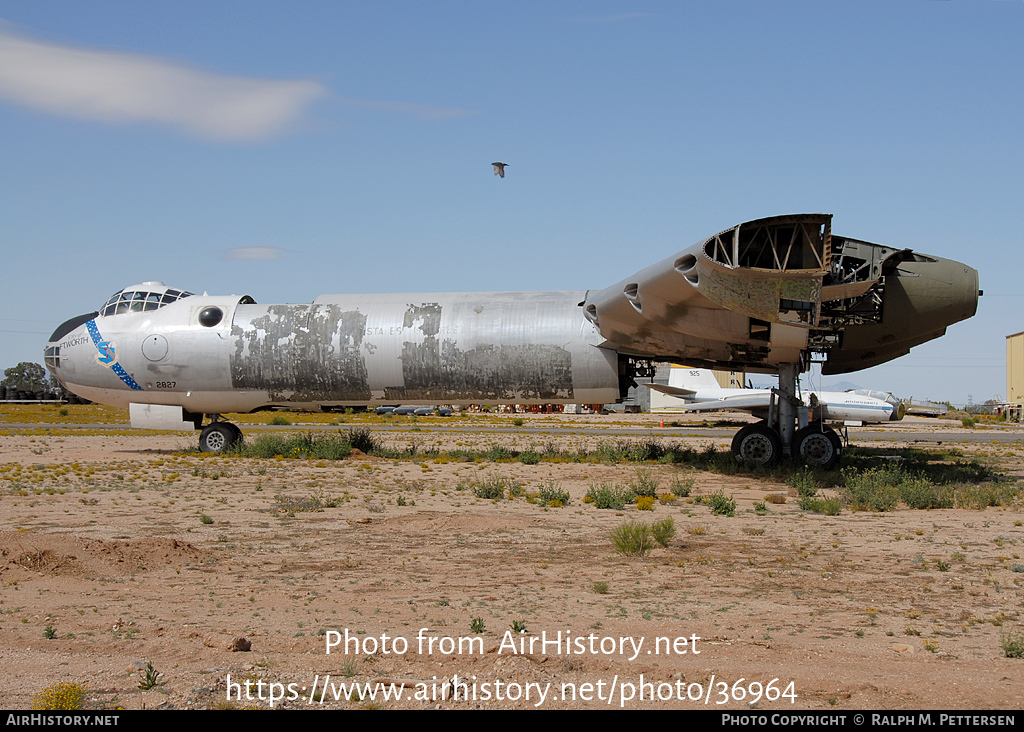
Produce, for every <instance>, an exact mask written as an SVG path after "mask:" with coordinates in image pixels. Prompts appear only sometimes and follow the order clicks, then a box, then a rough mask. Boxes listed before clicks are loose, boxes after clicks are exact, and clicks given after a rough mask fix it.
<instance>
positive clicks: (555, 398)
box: [230, 292, 618, 404]
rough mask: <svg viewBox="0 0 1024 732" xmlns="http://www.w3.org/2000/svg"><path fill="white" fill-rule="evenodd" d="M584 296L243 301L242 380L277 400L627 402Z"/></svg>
mask: <svg viewBox="0 0 1024 732" xmlns="http://www.w3.org/2000/svg"><path fill="white" fill-rule="evenodd" d="M583 297H584V293H582V292H540V293H534V292H524V293H478V294H476V293H456V294H444V295H391V296H383V295H345V296H324V297H321V298H317V300H316V301H314V302H313V303H312V304H309V305H267V306H260V305H239V306H238V308H237V309H236V311H235V313H234V319H233V322H232V325H231V336H230V337H231V354H230V371H231V382H232V388H234V389H238V390H243V391H244V390H250V391H255V390H262V391H266V392H267V399H268V402H269V403H271V404H299V403H301V404H310V403H319V404H342V403H363V404H372V403H375V402H376V403H381V402H385V403H394V402H404V403H416V402H419V403H444V402H451V401H460V402H467V401H481V402H490V403H494V402H506V403H547V402H572V401H575V400H586V403H594V402H597V401H600V402H605V401H612V400H614V399H615V398H617V388H618V386H617V379H618V376H617V363H616V357H615V355H614V354H609V353H608V352H606V351H604V350H603V349H600V348H597V346H598V345H599V344H600V342H601V341H602V339H601V337H600V334H599V333H598V332H597V330H596V328H594V327H593V326H592V325H591V324H590V323H588V322H587V321H586V320H585V319H584V318H583V317H582V311H581V308H580V307H579V302H580V301H581V300H582V299H583Z"/></svg>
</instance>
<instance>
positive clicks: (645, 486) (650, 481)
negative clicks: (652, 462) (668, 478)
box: [629, 470, 658, 498]
mask: <svg viewBox="0 0 1024 732" xmlns="http://www.w3.org/2000/svg"><path fill="white" fill-rule="evenodd" d="M629 488H630V490H632V491H633V498H640V497H641V496H646V497H647V498H655V497H657V495H658V481H656V480H655V479H654V478H653V477H651V472H650V471H649V470H637V471H636V480H633V481H631V482H630V483H629Z"/></svg>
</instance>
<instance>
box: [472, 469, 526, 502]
mask: <svg viewBox="0 0 1024 732" xmlns="http://www.w3.org/2000/svg"><path fill="white" fill-rule="evenodd" d="M512 482H513V481H511V480H509V479H508V478H506V477H504V476H502V475H489V476H487V477H486V478H484V479H483V480H481V481H473V482H472V483H471V486H472V488H473V495H474V496H476V497H477V498H487V499H490V500H494V499H500V498H504V497H505V489H506V488H507V487H509V485H510V484H511V483H512ZM516 482H518V481H516ZM521 489H522V484H520V490H521Z"/></svg>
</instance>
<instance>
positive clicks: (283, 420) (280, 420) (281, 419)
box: [267, 414, 292, 425]
mask: <svg viewBox="0 0 1024 732" xmlns="http://www.w3.org/2000/svg"><path fill="white" fill-rule="evenodd" d="M291 423H292V422H291V420H290V419H288V418H287V417H285V416H284V415H283V414H275V415H274V416H273V417H271V418H270V421H269V422H267V424H282V425H283V424H291Z"/></svg>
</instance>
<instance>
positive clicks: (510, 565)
mask: <svg viewBox="0 0 1024 732" xmlns="http://www.w3.org/2000/svg"><path fill="white" fill-rule="evenodd" d="M73 417H74V415H72V418H73ZM22 419H24V415H21V416H19V417H18V418H17V419H14V418H13V417H8V420H7V421H9V422H10V421H20V420H22ZM261 419H263V418H261ZM621 419H622V418H616V417H602V416H598V415H594V416H587V417H577V418H572V419H570V418H564V419H557V418H551V417H539V416H538V417H531V416H526V417H525V420H526V422H525V427H526V428H530V427H533V428H535V431H531V432H521V431H517V430H516V429H515V425H514V424H513V423H511V420H510V419H509V418H502V419H501V420H498V419H496V418H489V417H480V418H477V417H473V416H470V417H465V418H461V419H460V418H457V419H456V420H453V421H451V422H443V421H440V420H438V421H436V422H431V421H420V422H419V423H417V424H416V426H409V427H408V429H398V430H391V431H387V432H375V434H376V435H377V436H378V437H379V438H380V439H382V440H384V441H385V442H388V443H389V444H394V445H400V446H403V445H405V444H407V443H409V442H411V441H415V442H417V444H419V445H422V446H424V447H429V446H439V447H442V448H445V449H451V448H452V447H455V446H464V447H471V446H472V447H478V448H486V447H488V446H490V445H492V444H503V445H510V446H515V447H517V448H519V449H524V448H525V447H527V446H529V445H530V444H538V445H546V444H548V443H554V444H557V445H559V446H561V447H563V449H565V448H567V447H569V446H577V447H579V446H590V447H593V446H594V445H597V444H598V443H599V442H601V441H608V440H611V439H622V438H618V437H617V438H612V437H609V436H607V435H603V434H601V429H600V428H601V427H602V426H605V427H606V426H607V425H608V424H610V423H612V422H613V421H614V420H621ZM472 420H478V421H476V422H473V421H472ZM79 421H83V420H79ZM84 421H86V422H88V421H89V420H88V419H84ZM264 421H265V419H264ZM368 424H369V423H368ZM466 424H472V425H477V426H479V428H480V431H476V432H458V431H453V430H452V429H451V428H450V427H448V426H446V425H459V426H464V425H466ZM566 424H570V425H576V426H578V427H580V430H581V431H580V432H577V433H574V434H561V433H559V434H555V433H547V432H545V431H544V429H547V428H549V427H550V428H554V426H564V425H566ZM616 424H620V423H616ZM913 424H914V423H913V422H912V421H908V422H907V423H904V424H903V425H902V427H901V429H907V428H912V427H913ZM922 424H923V425H924V426H922V427H920V428H919V429H920V431H921V432H922V433H927V432H928V431H929V430H932V431H934V429H936V427H935V425H936V422H934V421H931V422H928V423H926V424H925V423H922ZM242 426H243V429H246V430H247V434H250V435H251V434H254V433H255V430H253V431H249V429H248V428H246V426H245V425H242ZM346 426H351V424H346V425H341V427H346ZM356 426H360V425H358V424H357V425H356ZM369 426H370V428H371V429H373V427H374V425H373V424H369ZM587 426H590V427H593V428H595V429H594V430H593V431H592V432H584V431H583V430H582V428H583V427H587ZM627 426H629V427H632V428H638V429H639V428H643V431H642V432H638V433H637V437H646V436H648V435H650V434H658V432H657V430H658V429H659V418H658V417H652V416H649V415H648V416H644V417H642V418H641V417H638V418H636V420H635V421H634V422H631V423H629V425H627ZM943 426H944V427H945V428H952V427H954V426H959V424H958V423H957V424H956V425H954V423H945V424H944V425H943ZM289 429H301V428H296V427H292V428H289ZM538 429H539V430H540V431H536V430H538ZM996 433H997V430H992V434H996ZM1021 437H1022V438H1024V434H1021ZM924 438H927V435H924ZM672 440H673V441H679V442H683V443H685V444H688V445H693V446H694V447H696V448H698V449H703V448H704V447H705V446H706V445H708V444H709V443H714V444H717V445H718V446H725V445H726V444H727V443H728V440H729V435H728V434H727V433H722V434H721V435H719V436H714V437H708V436H699V435H695V436H689V435H686V434H683V435H682V436H681V437H675V438H672ZM858 441H860V442H862V443H865V444H868V443H869V444H871V445H873V446H876V447H878V446H882V447H885V446H888V445H892V446H893V447H895V446H896V445H897V442H895V441H892V440H891V439H890V433H889V432H886V430H884V429H882V430H877V431H875V432H865V433H862V435H861V437H859V438H858V439H855V441H854V442H855V444H856V443H857V442H858ZM194 444H195V437H194V436H186V435H176V434H157V433H147V432H131V431H129V430H127V429H114V430H99V429H89V428H80V429H74V428H71V427H61V426H59V425H57V426H55V424H54V423H53V422H52V421H49V422H47V423H45V424H40V426H39V428H38V429H26V428H21V427H19V428H14V427H7V428H4V427H3V426H2V425H0V450H2V457H0V658H2V659H3V670H2V672H0V708H8V709H28V708H29V707H31V706H32V704H33V699H34V697H35V696H36V695H37V694H38V693H39V692H41V691H42V690H43V689H45V688H47V687H50V686H51V685H53V684H55V683H58V682H72V683H79V684H82V685H83V686H84V687H85V688H86V689H87V694H88V696H87V704H86V705H87V706H88V707H90V708H118V707H122V708H127V709H138V708H176V709H182V708H228V707H244V706H255V707H263V708H265V707H270V706H271V705H273V706H274V707H275V708H279V707H284V708H288V709H302V708H310V707H311V706H317V707H319V706H321V705H322V706H323V707H331V708H352V709H356V708H361V707H384V708H477V707H479V708H533V707H543V708H577V707H580V708H581V707H595V708H596V707H611V708H619V707H625V708H661V707H664V708H676V709H678V708H683V709H690V708H714V709H723V708H729V709H749V708H751V707H752V705H751V702H753V708H758V709H831V708H837V709H916V708H922V709H1020V708H1022V707H1024V683H1022V682H1024V659H1020V658H1007V657H1006V656H1005V654H1004V651H1003V645H1004V643H1005V641H1006V639H1007V638H1008V637H1010V638H1012V637H1014V634H1017V633H1020V632H1021V630H1022V628H1024V623H1022V622H1021V619H1022V610H1024V594H1022V590H1024V587H1022V583H1024V560H1022V559H1021V554H1024V528H1022V525H1021V524H1022V521H1021V519H1022V518H1024V514H1022V511H1021V505H1020V503H1019V502H1018V503H1017V504H1016V505H1015V506H1010V507H995V508H987V509H984V510H968V509H946V510H911V509H908V508H906V507H905V506H903V505H901V506H900V507H899V508H897V509H896V510H894V511H891V512H886V513H870V512H852V511H850V510H849V509H848V508H847V507H844V508H843V510H842V512H841V513H840V514H839V515H838V516H824V515H820V514H813V513H808V512H805V511H802V510H800V509H799V508H798V507H797V505H796V500H795V497H794V496H795V492H793V491H792V490H791V489H788V488H787V486H786V485H784V484H781V483H771V482H763V481H760V480H758V479H754V478H751V477H749V476H743V475H720V474H717V473H711V472H699V471H693V470H691V469H688V468H686V467H685V466H682V467H680V466H673V465H662V464H658V463H651V464H646V465H643V466H639V467H641V468H642V469H643V470H646V471H649V474H650V476H651V477H653V478H654V479H655V480H657V482H658V484H659V486H660V488H659V493H662V494H664V493H667V492H668V490H669V486H670V484H671V483H672V482H673V480H678V479H680V478H682V479H688V478H692V479H693V480H694V481H695V489H694V491H693V493H692V495H691V496H690V497H689V499H684V498H681V499H679V500H678V501H675V502H671V503H666V502H659V503H657V504H655V506H654V508H653V510H652V511H640V510H637V509H636V507H635V506H632V505H631V506H628V507H627V508H625V509H624V510H611V509H609V510H600V509H597V508H595V507H594V505H593V504H589V503H584V502H583V498H584V496H585V494H586V492H587V490H588V488H589V487H590V486H592V485H599V484H602V483H620V484H622V483H626V482H628V481H630V480H635V479H636V478H637V468H638V466H637V465H636V464H632V463H619V464H604V463H570V462H565V463H561V462H541V463H539V464H535V465H525V464H522V463H520V462H490V461H481V462H460V461H457V460H448V459H446V458H439V459H434V458H430V459H401V460H391V459H381V458H375V457H368V456H365V455H361V454H357V455H355V456H353V457H349V458H348V459H345V460H341V461H311V460H303V459H289V458H287V457H283V458H281V459H252V458H241V457H218V456H202V455H198V454H195V453H189V452H183V451H182V450H183V448H186V447H190V446H194ZM922 449H926V448H922ZM958 449H960V450H961V452H963V453H964V454H965V455H967V456H976V457H978V458H979V459H981V460H983V461H985V462H987V463H989V464H993V465H996V466H998V468H999V469H1000V470H1001V471H1002V472H1004V473H1006V474H1008V475H1010V476H1017V475H1019V474H1020V473H1021V471H1022V465H1024V462H1022V458H1024V443H1022V441H1021V440H1020V439H1015V440H1014V441H1012V442H1009V443H994V442H992V443H990V442H986V441H981V442H973V443H963V444H961V445H959V448H958ZM494 475H500V476H505V477H508V478H514V479H517V480H519V481H521V482H522V483H523V484H524V487H525V491H526V493H527V494H529V493H531V492H536V491H537V490H538V489H539V488H540V487H541V486H542V485H545V484H548V483H550V482H552V481H553V482H554V483H556V484H557V485H558V486H559V487H560V488H561V489H563V490H565V491H568V493H569V494H570V496H571V500H570V502H569V504H568V505H565V506H562V507H551V506H544V505H541V504H540V503H539V502H529V501H528V500H527V498H526V497H525V496H521V497H518V498H515V499H512V500H509V499H505V500H487V499H482V498H477V497H475V496H474V495H473V493H472V491H471V490H469V489H467V488H466V487H465V486H466V485H467V484H468V483H469V482H470V481H474V480H475V481H480V480H483V479H484V478H486V477H489V476H494ZM460 483H461V484H462V486H463V487H462V489H461V490H460V488H459V485H460ZM718 490H722V491H723V492H724V494H725V495H726V496H732V497H734V498H735V500H736V503H737V511H736V515H735V516H734V517H727V516H714V515H712V513H711V511H710V509H709V507H708V506H707V505H705V504H702V503H699V502H695V501H694V500H693V499H694V497H697V496H701V495H708V494H710V493H713V492H716V491H718ZM770 493H776V494H781V495H787V494H788V495H787V501H786V502H785V503H782V504H778V503H776V504H768V505H767V508H768V511H767V512H766V513H758V512H755V510H754V504H755V502H760V501H763V500H764V498H765V496H766V495H767V494H770ZM665 518H672V519H673V521H674V525H675V528H676V535H675V537H674V538H673V539H672V540H671V541H670V542H669V543H668V546H667V547H658V548H656V549H654V551H653V552H651V553H650V554H649V555H647V556H645V557H627V556H623V555H620V554H617V553H616V551H615V547H614V546H613V543H612V541H611V539H610V534H611V533H612V531H613V530H615V529H616V528H617V527H619V526H620V525H622V524H623V523H624V522H626V521H629V520H642V521H644V522H646V523H653V522H655V521H660V520H662V519H665ZM481 626H482V628H483V629H482V632H474V631H480V628H481ZM513 626H515V628H516V630H517V631H518V630H519V629H520V628H521V627H522V626H525V632H523V633H520V632H512V630H511V629H512V627H513ZM545 641H546V642H547V643H546V645H544V642H545ZM332 642H333V643H334V644H335V645H334V647H333V648H332V649H331V652H330V653H328V652H327V651H328V645H329V644H330V643H332ZM531 643H532V649H531V647H530V645H531ZM346 645H347V649H346ZM246 647H247V648H248V650H245V648H246ZM346 650H347V652H346ZM147 664H151V665H152V669H153V674H154V675H155V674H159V676H154V675H151V677H150V679H151V681H152V680H155V681H156V682H157V683H156V684H155V685H153V686H152V688H149V689H146V690H143V689H141V688H140V682H142V681H144V679H145V676H146V668H147ZM453 677H454V679H455V682H456V686H455V690H456V692H457V693H458V694H459V698H458V699H456V700H453V699H452V698H451V689H452V687H451V685H450V684H451V681H452V679H453ZM246 682H248V685H247V683H246ZM390 682H396V683H398V684H401V683H404V684H405V687H404V689H403V690H402V698H401V699H400V700H397V701H396V700H395V699H393V698H391V699H387V700H384V698H383V693H384V689H387V691H388V692H389V693H396V692H397V691H398V690H399V688H400V687H399V686H380V687H377V686H371V687H370V691H371V692H372V693H370V694H367V693H365V692H364V693H363V694H358V693H355V694H353V693H350V691H351V688H350V686H349V685H351V684H353V683H359V684H360V685H362V684H364V683H366V684H371V685H375V684H387V683H390ZM463 682H464V683H465V684H467V685H466V686H459V685H458V684H460V683H463ZM342 684H344V685H345V687H344V688H342V686H341V685H342ZM325 685H326V693H324V688H325ZM142 686H146V684H145V683H143V684H142ZM247 693H248V696H249V697H250V698H248V699H247V698H246V696H247ZM272 695H273V696H275V697H276V698H275V699H273V701H271V699H270V697H271V696H272ZM463 695H468V696H469V697H470V698H469V699H463V698H462V696H463ZM335 697H338V698H335ZM371 697H372V698H371ZM474 697H475V698H474ZM652 697H653V699H652Z"/></svg>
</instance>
